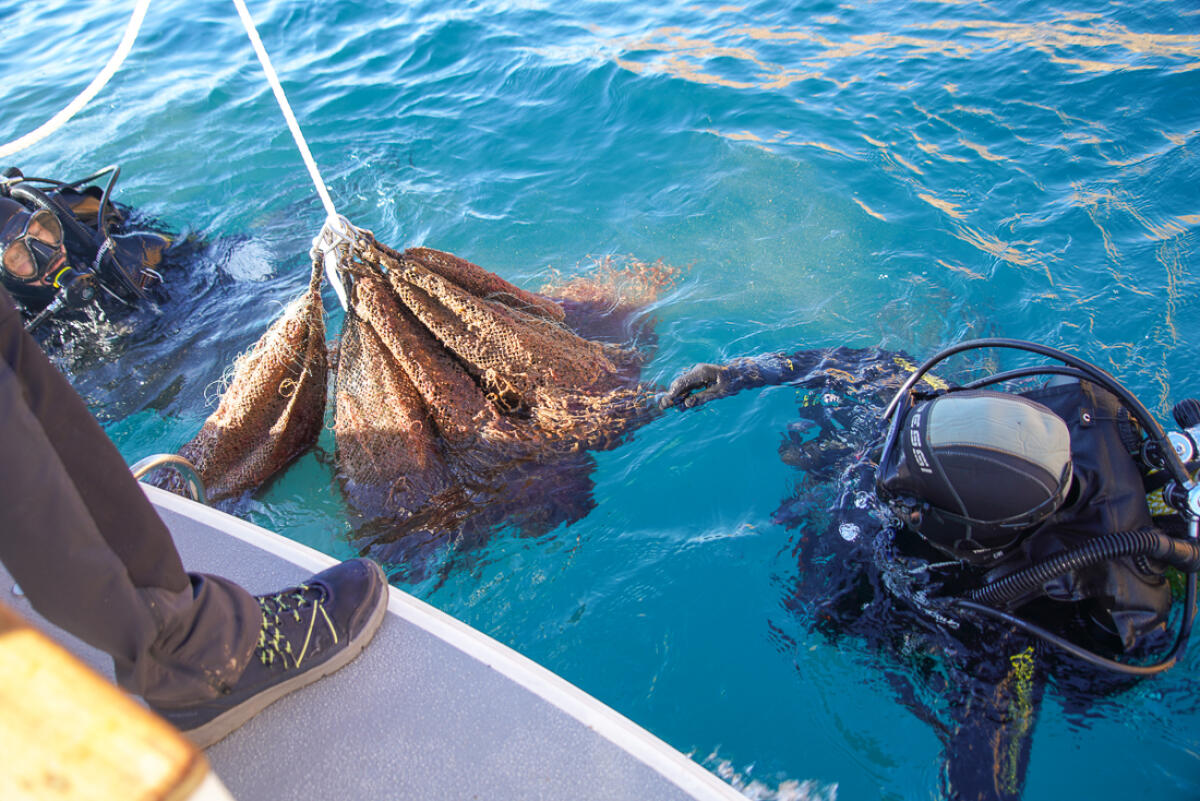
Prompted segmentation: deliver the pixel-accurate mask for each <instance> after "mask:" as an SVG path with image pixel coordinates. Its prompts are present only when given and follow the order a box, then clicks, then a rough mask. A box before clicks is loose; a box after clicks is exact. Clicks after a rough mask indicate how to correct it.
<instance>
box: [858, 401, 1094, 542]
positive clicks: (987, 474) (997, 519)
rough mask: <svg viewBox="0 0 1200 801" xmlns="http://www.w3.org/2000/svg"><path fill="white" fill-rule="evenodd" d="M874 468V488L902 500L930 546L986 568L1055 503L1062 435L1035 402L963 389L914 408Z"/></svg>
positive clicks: (1061, 473)
mask: <svg viewBox="0 0 1200 801" xmlns="http://www.w3.org/2000/svg"><path fill="white" fill-rule="evenodd" d="M899 434H900V435H899V439H898V442H897V443H896V447H895V448H893V449H892V451H891V453H890V454H889V456H890V458H889V459H888V460H887V463H885V464H883V465H881V466H880V468H881V477H880V478H881V480H880V486H881V489H882V490H883V492H884V493H885V494H886V495H888V496H890V497H891V498H894V499H908V500H909V501H910V503H911V505H912V507H913V509H914V511H915V512H916V514H915V515H914V516H912V517H910V523H911V524H912V525H913V526H914V527H915V528H916V529H917V531H918V532H919V533H920V534H921V536H922V537H924V538H925V539H926V540H928V541H929V542H930V543H931V544H932V545H934V546H935V547H937V548H939V549H941V550H943V551H945V552H947V553H949V554H951V555H952V556H954V557H956V558H958V559H962V560H965V561H968V562H973V563H980V562H986V561H988V560H989V559H990V558H992V556H993V555H995V552H996V551H997V550H999V549H1003V548H1007V547H1008V546H1010V545H1012V544H1013V543H1014V542H1015V541H1016V540H1017V539H1018V538H1019V537H1020V536H1021V534H1022V533H1024V532H1025V531H1027V530H1029V529H1030V528H1031V527H1033V526H1036V525H1037V524H1038V523H1040V522H1042V521H1043V520H1045V519H1046V518H1047V517H1049V516H1050V515H1051V514H1053V513H1054V511H1055V510H1056V509H1058V507H1059V506H1060V505H1061V504H1062V502H1063V499H1064V498H1065V497H1066V494H1067V490H1068V488H1069V487H1070V485H1071V437H1070V433H1069V431H1068V429H1067V425H1066V423H1065V422H1063V420H1062V418H1060V417H1059V416H1058V415H1056V414H1055V413H1054V412H1052V411H1051V410H1050V409H1048V408H1046V407H1045V406H1043V405H1042V404H1040V403H1037V402H1035V401H1032V400H1030V399H1028V398H1023V397H1020V396H1018V395H1011V394H1008V393H1004V392H989V391H984V390H980V391H964V392H952V393H949V394H946V395H941V396H939V397H936V398H934V399H932V400H928V401H925V402H923V403H919V404H917V405H916V406H914V407H913V408H912V409H911V410H910V411H909V412H908V415H907V416H906V418H905V419H904V421H903V423H902V426H901V429H900V432H899Z"/></svg>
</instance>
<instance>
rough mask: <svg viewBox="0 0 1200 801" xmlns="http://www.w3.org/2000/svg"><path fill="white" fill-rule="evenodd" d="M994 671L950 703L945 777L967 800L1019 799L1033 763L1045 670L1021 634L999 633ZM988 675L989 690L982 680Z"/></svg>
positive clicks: (983, 673) (980, 674) (983, 674)
mask: <svg viewBox="0 0 1200 801" xmlns="http://www.w3.org/2000/svg"><path fill="white" fill-rule="evenodd" d="M988 650H989V653H990V654H991V660H992V663H993V666H995V667H999V675H989V674H992V673H993V670H994V669H995V667H993V668H992V669H988V668H984V669H982V670H978V671H972V673H976V674H977V675H976V676H975V679H976V681H977V682H978V686H977V687H976V688H975V692H971V693H964V694H963V696H960V697H959V698H958V699H954V700H952V702H951V704H949V708H950V712H951V716H952V718H953V721H952V724H951V726H950V727H949V730H948V731H947V738H946V742H945V748H946V751H945V758H946V763H945V767H944V771H945V772H944V774H943V780H944V781H945V783H946V785H947V786H946V788H945V789H946V791H947V795H948V796H949V797H951V798H955V799H964V801H968V800H969V801H975V800H976V799H979V800H980V801H1018V799H1020V797H1021V791H1022V788H1023V786H1024V783H1025V772H1026V768H1027V767H1028V765H1029V749H1030V744H1031V742H1032V734H1033V727H1034V723H1035V721H1036V719H1037V711H1038V708H1039V707H1040V706H1041V699H1042V694H1043V691H1044V689H1045V670H1044V666H1043V665H1042V664H1041V660H1040V658H1039V657H1038V654H1037V650H1036V648H1035V647H1034V645H1033V644H1032V643H1030V642H1029V641H1028V640H1027V639H1026V638H1024V637H1023V636H1022V635H1021V634H1020V633H1018V632H1015V631H1007V632H1003V633H1001V634H1000V636H999V637H997V638H996V639H995V641H994V642H993V644H992V646H991V647H989V649H988ZM989 677H990V679H991V681H992V682H994V683H992V686H991V687H990V688H988V687H987V685H986V684H985V683H984V682H987V681H988V678H989Z"/></svg>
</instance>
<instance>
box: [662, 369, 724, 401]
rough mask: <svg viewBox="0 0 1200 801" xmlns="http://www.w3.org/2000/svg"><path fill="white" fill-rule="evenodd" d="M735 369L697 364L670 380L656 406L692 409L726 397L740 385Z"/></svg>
mask: <svg viewBox="0 0 1200 801" xmlns="http://www.w3.org/2000/svg"><path fill="white" fill-rule="evenodd" d="M737 375H738V374H737V371H736V370H735V369H733V368H732V367H729V366H725V365H720V364H697V365H696V366H695V367H693V368H692V369H690V370H688V371H687V372H686V373H684V374H683V375H681V376H679V378H676V379H675V380H674V381H672V382H671V386H670V387H668V388H667V391H666V392H664V393H663V394H662V396H660V397H659V399H658V408H660V409H669V408H671V407H672V406H678V407H679V408H681V409H692V408H695V407H696V406H699V405H700V404H702V403H708V402H709V401H711V400H716V399H717V398H727V397H729V396H730V395H733V394H734V393H736V392H737V391H738V390H739V389H741V387H740V386H739V384H740V382H738V381H737Z"/></svg>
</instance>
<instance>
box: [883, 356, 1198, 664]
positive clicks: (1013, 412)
mask: <svg viewBox="0 0 1200 801" xmlns="http://www.w3.org/2000/svg"><path fill="white" fill-rule="evenodd" d="M981 348H1002V349H1011V350H1017V351H1024V352H1026V353H1031V354H1034V355H1037V356H1040V357H1043V358H1045V359H1049V360H1053V361H1055V362H1059V363H1058V364H1055V363H1050V364H1042V365H1036V366H1029V367H1022V368H1018V369H1013V370H1008V371H1004V372H998V373H995V374H993V375H990V376H987V377H984V378H981V379H979V380H976V381H972V382H970V383H968V384H965V385H963V386H960V387H951V388H948V389H939V390H936V391H923V390H920V389H918V386H919V385H920V382H921V379H922V378H923V377H925V376H926V375H927V374H928V373H929V371H930V370H931V369H932V368H933V367H935V366H936V365H938V364H940V363H941V362H943V361H944V360H945V359H947V358H949V357H951V356H954V355H956V354H959V353H963V352H965V351H970V350H977V349H981ZM1035 376H1050V377H1051V380H1050V381H1048V382H1047V383H1046V385H1045V386H1043V387H1040V388H1037V389H1033V390H1027V391H1022V392H1014V393H1009V392H997V391H993V390H991V389H988V388H989V387H997V386H999V385H1002V384H1006V383H1008V382H1012V381H1017V380H1022V379H1026V380H1027V379H1029V378H1031V377H1035ZM1174 417H1175V420H1176V422H1177V423H1178V424H1179V426H1180V428H1181V431H1174V432H1171V433H1170V434H1169V435H1168V434H1166V433H1164V431H1163V429H1162V427H1161V426H1159V424H1158V423H1157V422H1156V421H1155V420H1154V418H1153V417H1152V416H1151V415H1150V413H1149V412H1148V411H1147V410H1146V408H1145V407H1144V406H1143V405H1142V404H1141V403H1140V402H1139V401H1138V400H1137V398H1136V397H1134V396H1133V395H1132V394H1131V393H1130V392H1129V390H1127V389H1126V388H1125V387H1124V386H1123V385H1121V383H1120V382H1118V381H1117V380H1116V379H1115V378H1113V376H1111V375H1110V374H1108V373H1107V372H1105V371H1104V370H1102V369H1100V368H1098V367H1096V366H1095V365H1092V364H1090V363H1088V362H1086V361H1084V360H1082V359H1079V358H1077V357H1075V356H1072V355H1071V354H1068V353H1065V352H1063V351H1061V350H1057V349H1055V348H1051V347H1047V346H1044V345H1039V344H1036V343H1032V342H1024V341H1021V340H1014V339H999V338H993V339H980V340H973V341H970V342H964V343H961V344H959V345H955V346H953V347H950V348H947V349H945V350H942V351H940V352H939V353H937V354H935V355H934V356H933V357H931V358H930V359H928V360H927V361H925V362H924V363H923V364H921V365H920V366H919V367H918V368H917V369H916V371H915V372H913V373H912V374H911V375H910V376H909V377H908V379H907V380H906V381H905V382H904V384H903V385H902V386H901V387H900V389H899V391H898V392H897V393H896V395H895V397H893V399H892V400H891V402H890V403H889V404H888V406H887V408H886V409H885V410H884V413H883V421H884V423H885V424H886V425H887V426H888V427H887V434H886V437H885V439H884V444H883V450H882V453H881V455H880V459H879V471H878V473H877V477H876V491H877V494H878V496H879V497H880V499H881V500H882V501H884V502H885V503H886V504H887V505H888V507H889V508H890V509H891V511H892V512H893V514H894V515H895V516H896V518H898V519H899V521H900V522H901V523H902V524H903V525H904V526H905V527H906V528H907V529H909V530H910V531H913V532H915V533H916V534H918V535H919V536H920V537H921V539H923V540H924V541H925V542H926V543H927V544H929V545H931V546H933V547H934V548H935V549H937V550H938V551H940V552H942V553H946V554H949V555H950V556H952V557H953V558H954V559H955V560H956V561H955V562H953V563H947V564H952V565H957V566H958V569H961V573H962V580H961V581H959V582H957V583H956V584H955V589H954V590H953V591H950V592H948V593H947V594H946V595H945V597H944V598H943V600H945V601H946V602H948V604H949V605H951V606H955V607H958V608H960V609H963V610H969V611H971V612H974V613H976V614H978V615H982V616H984V617H989V618H993V619H996V620H1000V621H1003V622H1006V623H1008V624H1010V625H1013V626H1016V627H1018V628H1020V629H1022V630H1024V631H1026V632H1028V633H1030V634H1033V635H1035V636H1037V637H1039V638H1040V639H1042V640H1044V641H1046V642H1048V643H1050V644H1052V645H1054V646H1056V647H1058V648H1060V649H1062V650H1064V651H1066V652H1067V653H1070V654H1071V655H1073V656H1075V657H1077V658H1080V659H1082V660H1084V661H1086V662H1089V663H1091V664H1093V665H1096V666H1099V667H1102V668H1105V669H1108V670H1112V671H1116V672H1118V673H1122V674H1126V675H1150V674H1155V673H1160V672H1162V671H1165V670H1167V669H1169V668H1170V667H1172V666H1173V665H1174V664H1175V663H1176V661H1177V660H1178V658H1179V656H1180V654H1181V653H1182V652H1183V650H1184V648H1185V646H1186V644H1187V640H1188V638H1189V636H1190V633H1191V628H1192V623H1193V619H1194V616H1195V605H1196V584H1197V578H1196V576H1197V571H1200V484H1197V482H1196V481H1195V480H1194V479H1193V478H1192V471H1194V470H1195V469H1196V468H1197V467H1198V466H1200V463H1198V462H1197V461H1196V460H1197V457H1198V454H1200V401H1197V400H1193V399H1188V400H1184V401H1181V402H1180V403H1179V404H1177V405H1176V406H1175V409H1174ZM1148 490H1149V491H1152V493H1153V496H1154V497H1155V498H1156V502H1157V503H1158V504H1159V507H1160V508H1159V509H1158V511H1157V512H1152V510H1151V509H1150V506H1149V504H1148V502H1147V491H1148ZM1159 498H1160V499H1161V500H1158V499H1159ZM1152 514H1153V515H1154V516H1155V517H1157V518H1159V519H1160V520H1169V519H1173V520H1175V521H1182V525H1176V526H1172V527H1171V530H1170V533H1168V532H1167V531H1164V530H1163V528H1162V527H1160V526H1159V525H1156V524H1155V522H1154V521H1153V520H1152V519H1151V517H1152ZM1167 568H1174V569H1176V570H1178V571H1180V572H1181V573H1183V574H1184V575H1185V576H1186V582H1185V591H1184V596H1185V598H1184V609H1183V614H1182V617H1181V619H1180V623H1179V630H1178V633H1177V634H1176V637H1175V642H1174V645H1173V646H1172V647H1171V649H1170V651H1169V652H1168V653H1167V654H1166V655H1165V656H1163V657H1161V658H1160V659H1158V661H1156V662H1154V663H1153V664H1147V665H1141V664H1132V663H1130V662H1123V661H1117V660H1116V659H1112V658H1108V657H1105V656H1101V655H1100V654H1098V653H1096V652H1095V651H1094V650H1091V649H1089V648H1087V647H1084V646H1082V645H1080V644H1078V643H1076V642H1072V641H1071V640H1069V639H1067V638H1066V637H1064V636H1061V635H1059V634H1056V633H1054V632H1051V631H1050V630H1048V629H1047V628H1045V627H1043V626H1042V625H1039V624H1037V623H1035V622H1033V621H1032V620H1030V619H1028V618H1027V617H1020V616H1018V615H1017V614H1015V610H1017V609H1018V608H1020V607H1023V606H1025V605H1026V604H1029V603H1031V602H1033V601H1037V600H1040V599H1050V600H1058V601H1082V602H1086V603H1087V604H1088V605H1089V606H1088V608H1089V609H1090V612H1089V614H1090V615H1091V620H1092V622H1093V623H1096V624H1098V625H1099V626H1100V628H1101V629H1103V630H1104V631H1105V633H1106V634H1112V635H1115V636H1116V637H1117V639H1118V640H1120V641H1121V643H1122V644H1123V645H1124V646H1125V648H1126V650H1130V649H1131V648H1132V647H1133V645H1134V644H1135V643H1136V642H1137V641H1138V639H1139V638H1140V637H1141V636H1142V635H1143V634H1145V633H1147V632H1149V631H1152V630H1155V629H1159V628H1162V627H1164V626H1165V622H1166V618H1167V615H1168V613H1169V610H1170V606H1171V596H1170V589H1169V587H1168V585H1167V581H1166V579H1165V577H1164V572H1165V570H1166V569H1167Z"/></svg>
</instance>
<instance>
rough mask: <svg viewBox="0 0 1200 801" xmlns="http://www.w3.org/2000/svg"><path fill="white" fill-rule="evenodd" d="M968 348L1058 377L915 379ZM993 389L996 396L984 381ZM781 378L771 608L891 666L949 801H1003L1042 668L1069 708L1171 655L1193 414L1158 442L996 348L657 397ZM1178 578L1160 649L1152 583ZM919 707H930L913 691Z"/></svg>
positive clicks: (823, 363)
mask: <svg viewBox="0 0 1200 801" xmlns="http://www.w3.org/2000/svg"><path fill="white" fill-rule="evenodd" d="M981 347H992V348H1007V349H1016V350H1024V351H1031V352H1033V353H1035V354H1037V355H1039V356H1042V357H1046V358H1048V359H1051V360H1054V361H1056V362H1061V364H1045V365H1037V366H1031V367H1024V368H1019V369H1015V370H1011V371H1008V372H1004V373H1000V374H997V375H993V376H988V377H985V378H981V379H979V380H977V381H973V382H970V383H967V384H965V385H963V386H952V385H950V384H947V383H946V382H945V381H942V380H941V379H939V378H937V377H935V376H934V375H933V374H932V373H931V372H930V370H931V368H932V367H934V366H935V365H938V364H940V363H941V362H942V361H943V360H944V359H946V358H947V357H949V356H952V355H954V354H956V353H961V352H963V351H969V350H974V349H975V348H981ZM1044 374H1050V375H1051V378H1050V380H1049V381H1046V382H1045V383H1044V384H1042V385H1039V386H1035V387H1033V388H1029V387H1028V386H1025V385H1026V384H1028V382H1029V381H1031V380H1033V379H1032V377H1033V376H1035V375H1044ZM1011 382H1018V385H1017V386H1015V387H1014V391H1013V392H998V391H992V390H990V389H984V388H985V387H994V386H1001V385H1005V384H1009V383H1011ZM785 383H786V384H791V385H794V386H796V387H797V388H798V390H799V396H800V413H801V421H799V422H797V423H794V424H791V425H789V428H788V432H787V435H786V436H785V439H784V442H783V444H782V445H781V447H780V455H781V456H782V458H783V460H784V461H785V462H786V463H788V464H790V465H793V466H795V467H797V468H798V469H799V470H801V471H802V477H801V479H800V481H799V482H798V486H797V494H796V497H794V498H790V499H788V500H786V501H784V503H783V504H782V505H781V506H780V508H779V509H778V510H777V511H776V513H775V516H774V519H775V521H776V522H778V523H780V524H782V525H784V526H785V527H787V528H798V529H799V530H800V542H799V544H798V547H797V548H796V551H795V552H796V554H797V555H798V557H799V561H800V565H799V567H800V570H799V574H798V578H797V580H796V586H795V591H794V593H793V595H792V597H791V598H790V599H789V604H788V605H789V607H791V608H792V609H794V610H795V611H797V612H798V613H799V614H801V615H802V616H803V617H804V618H805V619H806V621H808V622H809V623H810V625H812V627H813V628H815V629H816V630H818V631H820V632H822V633H823V634H825V635H827V636H829V637H831V638H837V637H840V636H843V635H845V634H853V635H856V636H860V637H862V638H863V639H865V640H866V641H867V642H868V643H869V644H870V645H871V646H872V648H873V649H879V650H881V651H886V652H889V653H890V654H891V656H892V657H893V658H894V660H895V661H896V662H899V663H900V666H901V667H902V668H906V669H897V667H894V666H889V667H888V668H886V669H885V675H886V677H887V680H888V682H889V683H890V684H891V685H892V686H893V688H894V689H895V690H896V692H897V693H898V694H899V695H900V697H901V699H902V701H903V702H904V703H905V705H906V706H908V707H909V708H910V709H911V710H912V711H913V712H914V713H915V714H917V715H918V717H920V718H922V719H923V720H925V721H927V722H928V723H930V724H931V725H932V726H933V727H934V729H935V731H937V733H938V734H939V739H940V740H941V741H942V743H943V747H944V750H945V765H944V769H943V774H942V780H943V781H944V782H945V785H946V787H945V790H946V793H947V796H948V797H950V798H955V799H1015V798H1018V797H1019V796H1020V793H1021V788H1022V784H1023V781H1024V775H1025V770H1026V767H1027V764H1028V759H1029V751H1030V741H1031V738H1030V736H1029V735H1030V734H1031V733H1032V729H1033V725H1034V721H1035V717H1036V711H1037V709H1038V706H1039V704H1040V700H1041V696H1042V693H1043V689H1044V686H1045V680H1046V678H1047V676H1048V675H1050V674H1053V675H1055V676H1056V677H1058V678H1059V682H1058V687H1059V690H1060V692H1061V693H1063V695H1064V698H1063V700H1064V703H1066V704H1068V705H1069V706H1071V705H1079V706H1081V707H1082V706H1086V705H1087V703H1088V702H1089V700H1090V699H1091V698H1094V697H1096V696H1097V695H1099V694H1102V693H1105V692H1111V691H1113V690H1116V689H1120V688H1121V687H1122V686H1124V685H1125V684H1126V683H1127V682H1128V681H1129V678H1127V677H1131V676H1132V677H1136V676H1142V675H1150V674H1154V673H1157V672H1161V671H1163V670H1166V669H1168V668H1169V667H1171V666H1172V665H1173V664H1174V663H1175V661H1176V659H1177V657H1178V655H1179V654H1180V653H1181V652H1182V650H1183V648H1184V646H1185V645H1186V642H1187V638H1188V635H1189V633H1190V629H1191V623H1192V616H1193V613H1194V606H1195V587H1196V571H1197V569H1200V546H1198V545H1197V543H1196V535H1197V533H1198V530H1200V525H1198V524H1197V522H1196V521H1197V508H1198V507H1200V488H1198V487H1196V485H1195V483H1194V482H1193V480H1192V478H1191V473H1192V471H1193V470H1194V469H1195V468H1196V466H1197V463H1196V462H1195V461H1193V460H1194V458H1195V455H1196V439H1197V438H1200V403H1197V402H1196V401H1193V400H1188V401H1183V402H1181V403H1180V404H1178V405H1177V406H1176V410H1175V417H1176V420H1177V422H1178V423H1179V424H1180V426H1181V427H1182V428H1183V429H1184V432H1172V433H1171V435H1170V436H1169V437H1168V436H1167V435H1165V434H1164V433H1163V431H1162V429H1161V427H1160V426H1159V425H1158V424H1157V423H1156V422H1155V421H1154V419H1153V418H1152V417H1151V416H1150V415H1149V413H1148V412H1147V411H1146V410H1145V408H1144V407H1143V406H1142V405H1141V404H1140V403H1139V402H1138V401H1137V399H1136V398H1134V397H1133V396H1132V395H1131V394H1130V393H1129V392H1128V391H1127V390H1126V389H1125V388H1124V387H1122V386H1121V385H1120V384H1119V383H1118V382H1117V381H1116V380H1115V379H1113V378H1112V376H1110V375H1108V374H1107V373H1106V372H1104V371H1102V370H1100V369H1099V368H1096V367H1094V366H1092V365H1090V364H1088V363H1087V362H1084V361H1082V360H1080V359H1077V358H1075V357H1073V356H1070V355H1069V354H1065V353H1063V352H1061V351H1057V350H1054V349H1052V348H1047V347H1045V346H1040V345H1034V344H1032V343H1024V342H1019V341H1016V340H997V339H994V340H979V341H976V342H969V343H964V344H962V345H959V346H956V347H954V348H950V349H947V350H946V351H943V352H942V353H939V354H937V355H936V356H934V357H933V358H931V359H930V360H928V361H927V362H925V363H924V364H923V365H921V366H920V367H915V366H914V365H913V364H912V363H911V362H910V361H909V360H908V359H906V358H905V357H903V356H901V355H898V354H893V353H888V352H885V351H881V350H854V349H850V348H837V349H831V350H809V351H801V352H798V353H794V354H791V355H779V356H766V357H759V358H754V359H738V360H735V361H733V362H731V363H729V364H727V365H712V364H702V365H697V366H696V367H693V368H692V369H691V370H689V371H688V372H686V373H685V374H684V375H682V376H681V377H679V378H678V379H676V380H675V381H674V382H673V383H672V385H671V386H670V388H669V389H668V390H667V392H666V393H665V394H664V395H663V396H662V397H661V399H660V406H662V407H663V408H668V407H671V406H676V407H679V408H693V407H696V406H700V405H702V404H704V403H707V402H709V401H712V400H715V399H717V398H722V397H727V396H730V395H733V394H736V393H737V392H740V391H742V390H745V389H752V388H757V387H762V386H768V385H776V384H785ZM1022 389H1023V391H1021V390H1022ZM889 398H890V402H889ZM1180 572H1182V573H1183V574H1186V577H1187V578H1186V592H1185V595H1186V597H1185V599H1184V603H1183V608H1182V611H1181V612H1180V613H1179V614H1178V618H1179V624H1178V633H1177V635H1176V637H1175V641H1174V645H1173V646H1171V645H1170V634H1169V632H1168V623H1169V618H1170V613H1171V607H1172V605H1173V604H1172V600H1173V593H1172V589H1171V584H1172V582H1171V581H1170V577H1172V576H1174V577H1178V576H1179V573H1180ZM1168 648H1169V651H1168V652H1167V653H1166V654H1165V655H1161V653H1162V651H1163V650H1166V649H1168ZM1156 654H1159V656H1155V655H1156ZM1118 655H1119V657H1120V658H1119V659H1118V658H1116V657H1118ZM1154 660H1157V661H1154ZM1148 662H1150V663H1149V664H1148ZM1112 674H1115V676H1116V678H1111V676H1112ZM1079 677H1083V678H1084V681H1083V682H1082V683H1081V682H1080V681H1079ZM1122 677H1125V678H1122ZM931 697H932V698H937V699H938V700H937V701H936V702H935V703H934V704H933V706H935V707H936V708H930V706H931V705H930V704H929V703H928V702H925V703H922V702H921V701H920V700H919V699H921V698H925V699H928V698H931Z"/></svg>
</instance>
